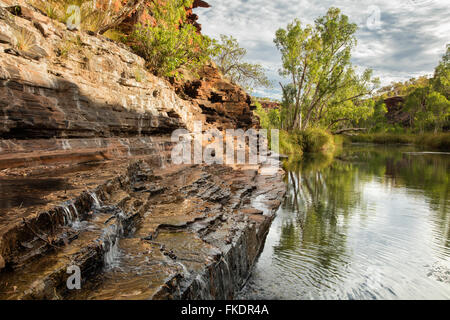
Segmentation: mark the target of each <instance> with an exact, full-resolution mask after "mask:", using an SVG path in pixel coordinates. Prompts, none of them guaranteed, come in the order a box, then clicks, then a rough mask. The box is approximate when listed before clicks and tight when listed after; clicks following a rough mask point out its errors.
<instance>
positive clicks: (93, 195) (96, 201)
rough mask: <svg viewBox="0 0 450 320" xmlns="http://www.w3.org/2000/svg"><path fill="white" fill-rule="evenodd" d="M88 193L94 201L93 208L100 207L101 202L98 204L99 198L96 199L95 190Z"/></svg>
mask: <svg viewBox="0 0 450 320" xmlns="http://www.w3.org/2000/svg"><path fill="white" fill-rule="evenodd" d="M89 195H90V196H91V198H92V200H93V201H94V203H93V204H94V207H95V209H100V208H101V204H100V200H98V197H97V194H96V193H95V192H89Z"/></svg>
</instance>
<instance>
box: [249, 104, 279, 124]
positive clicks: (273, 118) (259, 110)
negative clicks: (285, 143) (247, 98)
mask: <svg viewBox="0 0 450 320" xmlns="http://www.w3.org/2000/svg"><path fill="white" fill-rule="evenodd" d="M254 105H255V106H256V110H255V111H254V112H255V114H256V115H257V116H258V118H259V122H260V125H261V127H262V128H264V129H269V130H270V129H277V128H280V121H281V118H280V111H279V110H278V109H272V110H268V111H266V110H264V108H263V107H262V105H261V103H259V102H258V101H254Z"/></svg>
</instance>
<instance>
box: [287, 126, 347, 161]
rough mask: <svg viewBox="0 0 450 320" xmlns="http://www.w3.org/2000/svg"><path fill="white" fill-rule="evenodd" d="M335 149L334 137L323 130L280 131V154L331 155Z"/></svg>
mask: <svg viewBox="0 0 450 320" xmlns="http://www.w3.org/2000/svg"><path fill="white" fill-rule="evenodd" d="M338 143H339V140H338ZM334 149H335V140H334V138H333V136H332V135H331V134H330V133H328V132H326V131H324V130H322V129H318V128H312V129H307V130H304V131H301V130H294V131H289V132H288V131H285V130H281V131H280V152H281V153H283V154H289V155H302V154H303V153H304V152H307V153H330V152H332V151H334Z"/></svg>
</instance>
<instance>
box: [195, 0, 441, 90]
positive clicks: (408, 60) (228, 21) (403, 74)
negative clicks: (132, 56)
mask: <svg viewBox="0 0 450 320" xmlns="http://www.w3.org/2000/svg"><path fill="white" fill-rule="evenodd" d="M208 2H209V3H210V4H211V8H209V9H199V10H198V14H199V16H200V23H202V25H203V32H204V33H205V34H208V35H210V36H212V37H216V38H217V37H218V36H219V35H220V34H229V35H232V36H234V37H235V38H237V39H238V40H239V42H240V44H241V45H242V46H243V47H244V48H246V49H247V51H248V56H247V58H248V60H249V61H251V62H257V63H261V64H262V65H263V66H264V67H265V68H266V70H267V73H268V76H269V77H270V79H271V80H272V81H273V82H274V83H278V81H280V80H282V79H281V78H280V77H279V76H278V69H279V68H280V64H281V62H280V61H281V60H280V55H279V53H278V51H277V49H276V48H275V45H274V44H273V37H274V34H275V31H276V30H277V29H278V28H280V27H285V26H286V24H287V23H288V22H290V21H292V20H293V19H294V18H299V19H300V20H301V21H302V23H305V24H307V23H313V22H314V19H315V18H317V17H318V16H320V15H323V14H324V13H326V11H327V9H328V8H329V7H338V8H340V9H341V10H342V11H343V13H344V14H346V15H348V16H349V18H350V20H351V21H353V22H355V23H357V24H358V26H359V31H358V32H357V38H358V46H357V48H356V49H355V51H354V55H353V56H354V58H353V62H354V63H355V64H356V65H357V66H358V67H359V68H361V69H365V68H372V69H374V71H375V74H376V75H377V76H379V77H380V78H381V80H382V82H383V84H386V83H389V82H390V81H393V80H395V81H399V80H406V79H408V78H410V77H413V76H414V77H417V76H418V75H421V74H431V73H432V72H433V69H434V67H435V66H436V65H437V63H438V61H439V59H440V57H441V56H442V54H443V52H444V50H445V44H446V43H448V42H450V41H449V37H448V35H449V34H450V20H449V19H448V17H449V16H450V5H449V3H448V1H447V0H427V1H424V0H420V1H418V0H399V1H392V0H371V1H368V0H364V1H358V0H339V1H332V0H321V1H319V0H316V1H314V0H278V1H273V0H229V1H223V0H208ZM371 6H377V7H378V8H380V12H381V25H380V29H378V30H371V28H369V27H368V25H367V23H366V22H367V19H368V17H369V15H370V14H371V13H370V12H369V10H368V9H369V8H371ZM255 92H256V94H258V95H268V96H272V97H279V96H280V90H279V89H278V88H277V87H275V88H274V89H272V90H265V91H261V90H255Z"/></svg>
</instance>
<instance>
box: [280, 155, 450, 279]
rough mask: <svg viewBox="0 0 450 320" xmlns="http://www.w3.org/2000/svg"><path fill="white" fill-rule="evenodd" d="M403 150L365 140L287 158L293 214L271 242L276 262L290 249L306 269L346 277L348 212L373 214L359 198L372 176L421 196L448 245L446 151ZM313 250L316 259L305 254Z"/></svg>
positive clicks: (284, 258)
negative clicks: (418, 152)
mask: <svg viewBox="0 0 450 320" xmlns="http://www.w3.org/2000/svg"><path fill="white" fill-rule="evenodd" d="M407 151H411V149H410V148H409V147H395V148H393V147H390V148H389V147H383V146H374V147H368V146H363V147H361V148H359V149H358V148H349V149H345V150H344V151H342V153H341V154H339V155H337V156H336V159H333V157H331V156H319V157H317V156H316V157H314V158H311V159H302V160H295V159H294V160H289V161H288V162H286V163H285V168H286V171H287V175H286V183H287V188H288V190H287V196H286V198H285V201H284V204H283V210H285V211H287V212H293V213H295V215H294V216H293V217H292V219H287V220H286V221H283V225H282V227H281V236H280V240H279V243H278V245H277V246H276V247H274V258H275V259H276V260H278V264H283V263H285V264H287V262H290V261H288V260H289V259H292V258H291V256H292V254H293V255H295V257H300V260H301V261H300V263H302V264H303V263H304V264H308V263H310V265H308V266H306V267H305V266H303V268H304V269H305V270H307V271H308V270H310V269H319V268H320V269H321V270H327V272H329V273H330V275H333V276H334V277H335V278H336V277H338V278H341V277H345V270H343V266H345V265H346V264H347V263H349V262H350V257H349V256H348V255H347V234H348V232H347V231H348V229H349V227H350V218H351V217H352V214H355V212H358V214H359V215H360V217H359V218H360V221H362V222H364V218H365V217H366V216H367V215H368V214H374V213H373V212H369V210H366V207H367V204H366V203H365V202H364V201H363V199H362V191H363V187H364V186H365V185H366V184H367V183H368V182H373V181H377V182H380V183H382V184H385V185H386V186H387V187H390V188H405V189H406V190H407V192H408V193H414V194H417V193H419V194H420V195H422V196H424V197H425V199H426V201H427V203H428V205H429V207H430V210H431V211H432V214H433V217H431V221H432V223H433V225H434V227H435V228H436V229H437V231H438V232H436V235H439V234H440V235H443V236H444V239H437V241H439V242H442V241H443V242H444V243H443V244H444V245H446V246H447V247H449V246H450V216H449V213H448V201H449V200H448V199H449V194H448V193H449V191H448V178H449V176H448V173H447V172H448V169H449V168H448V167H449V163H450V162H449V159H450V156H442V155H432V154H427V155H414V154H409V153H405V152H407ZM368 200H370V199H368ZM356 208H357V209H358V210H355V209H356ZM311 256H313V257H314V259H309V257H311ZM297 259H298V258H297ZM318 280H319V279H316V281H318ZM320 281H321V285H327V284H329V282H327V281H330V280H329V279H327V277H321V279H320Z"/></svg>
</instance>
